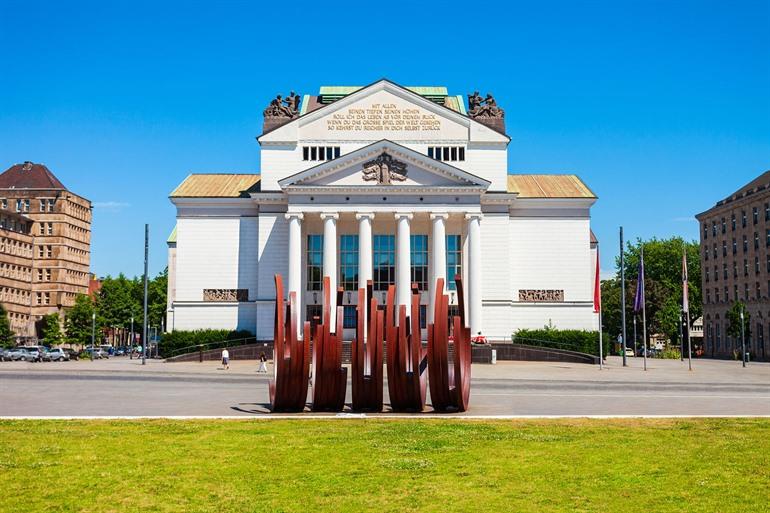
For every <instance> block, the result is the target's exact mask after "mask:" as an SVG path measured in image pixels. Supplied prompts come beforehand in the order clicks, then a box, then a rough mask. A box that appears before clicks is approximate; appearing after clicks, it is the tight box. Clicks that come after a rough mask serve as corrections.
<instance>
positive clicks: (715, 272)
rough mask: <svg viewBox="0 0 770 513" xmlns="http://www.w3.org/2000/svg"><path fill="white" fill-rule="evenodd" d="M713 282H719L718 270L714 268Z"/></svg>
mask: <svg viewBox="0 0 770 513" xmlns="http://www.w3.org/2000/svg"><path fill="white" fill-rule="evenodd" d="M714 281H719V268H718V267H717V266H714Z"/></svg>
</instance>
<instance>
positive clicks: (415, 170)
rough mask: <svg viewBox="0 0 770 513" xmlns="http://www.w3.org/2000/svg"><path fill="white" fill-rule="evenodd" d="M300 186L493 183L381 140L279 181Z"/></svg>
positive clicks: (475, 185) (283, 185) (478, 186)
mask: <svg viewBox="0 0 770 513" xmlns="http://www.w3.org/2000/svg"><path fill="white" fill-rule="evenodd" d="M278 184H279V185H280V186H281V188H283V189H289V188H297V187H300V188H301V187H329V188H335V187H345V188H350V187H361V188H367V189H369V188H399V187H401V188H414V187H425V188H438V189H441V188H447V187H451V188H457V187H468V188H472V189H483V190H486V188H487V187H489V184H490V182H488V181H487V180H484V179H483V178H480V177H478V176H476V175H473V174H471V173H468V172H467V171H463V170H462V169H459V168H456V167H454V166H452V165H450V164H447V163H445V162H440V161H437V160H434V159H432V158H430V157H428V156H427V155H423V154H422V153H419V152H416V151H414V150H412V149H410V148H407V147H405V146H401V145H400V144H397V143H394V142H393V141H388V140H382V141H378V142H376V143H374V144H370V145H369V146H365V147H363V148H360V149H358V150H356V151H353V152H351V153H348V154H345V155H342V156H341V157H339V158H336V159H334V160H331V161H328V162H324V163H322V164H319V165H317V166H315V167H311V168H309V169H306V170H304V171H302V172H300V173H297V174H295V175H292V176H289V177H287V178H284V179H283V180H280V181H279V182H278Z"/></svg>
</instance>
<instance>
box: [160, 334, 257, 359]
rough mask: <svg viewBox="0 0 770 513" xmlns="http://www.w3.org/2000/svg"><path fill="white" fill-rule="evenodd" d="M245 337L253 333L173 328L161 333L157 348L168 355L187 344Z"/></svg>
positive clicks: (251, 336)
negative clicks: (161, 337)
mask: <svg viewBox="0 0 770 513" xmlns="http://www.w3.org/2000/svg"><path fill="white" fill-rule="evenodd" d="M247 338H252V339H254V334H253V333H252V332H250V331H248V330H238V331H234V330H194V331H181V330H175V331H172V332H170V333H166V334H165V335H163V339H162V340H161V341H160V345H159V350H160V353H161V355H163V356H170V355H171V354H172V353H174V352H175V351H178V350H180V349H182V348H185V347H188V346H195V345H199V344H214V343H215V342H224V341H228V340H238V339H247ZM244 342H248V341H244ZM254 342H256V339H254Z"/></svg>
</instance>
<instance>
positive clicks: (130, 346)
mask: <svg viewBox="0 0 770 513" xmlns="http://www.w3.org/2000/svg"><path fill="white" fill-rule="evenodd" d="M128 359H129V360H133V359H134V316H133V315H132V316H131V340H130V341H129V343H128Z"/></svg>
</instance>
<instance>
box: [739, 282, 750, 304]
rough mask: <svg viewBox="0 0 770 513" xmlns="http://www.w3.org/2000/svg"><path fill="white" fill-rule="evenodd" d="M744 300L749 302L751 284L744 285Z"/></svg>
mask: <svg viewBox="0 0 770 513" xmlns="http://www.w3.org/2000/svg"><path fill="white" fill-rule="evenodd" d="M736 299H738V298H736ZM743 299H745V300H746V301H748V300H749V284H748V283H744V284H743Z"/></svg>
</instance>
